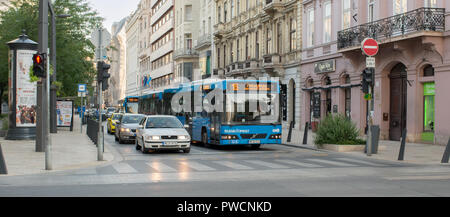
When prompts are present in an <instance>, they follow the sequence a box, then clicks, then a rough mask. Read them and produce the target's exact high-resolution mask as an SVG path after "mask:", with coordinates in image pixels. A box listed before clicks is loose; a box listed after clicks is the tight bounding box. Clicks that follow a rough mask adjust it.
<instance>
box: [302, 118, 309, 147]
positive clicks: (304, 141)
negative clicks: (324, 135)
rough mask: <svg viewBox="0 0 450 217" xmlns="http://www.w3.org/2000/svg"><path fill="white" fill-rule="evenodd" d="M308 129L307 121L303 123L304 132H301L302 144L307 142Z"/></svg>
mask: <svg viewBox="0 0 450 217" xmlns="http://www.w3.org/2000/svg"><path fill="white" fill-rule="evenodd" d="M308 131H309V123H308V122H306V123H305V134H303V145H307V144H308Z"/></svg>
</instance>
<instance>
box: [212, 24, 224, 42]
mask: <svg viewBox="0 0 450 217" xmlns="http://www.w3.org/2000/svg"><path fill="white" fill-rule="evenodd" d="M214 30H215V31H214V36H215V37H218V38H222V37H223V34H225V24H224V23H222V22H220V23H218V24H216V25H214Z"/></svg>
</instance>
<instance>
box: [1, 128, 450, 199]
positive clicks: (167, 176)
mask: <svg viewBox="0 0 450 217" xmlns="http://www.w3.org/2000/svg"><path fill="white" fill-rule="evenodd" d="M105 143H107V144H106V145H108V146H109V147H110V148H111V149H112V150H113V151H114V153H115V155H116V159H117V160H116V161H115V162H113V163H111V164H108V165H104V166H100V167H96V168H86V169H81V170H74V171H67V172H61V173H52V174H47V175H30V176H16V177H2V178H0V196H93V197H96V196H113V197H123V196H131V197H135V196H139V197H140V196H150V197H153V196H190V197H197V196H227V197H230V196H236V197H243V196H254V197H268V196H450V188H448V186H450V173H449V172H450V167H449V166H426V165H412V164H405V163H398V162H390V161H379V160H367V159H365V158H357V157H354V156H348V155H345V154H338V153H328V152H318V151H314V150H306V149H299V148H294V147H288V146H283V145H265V146H263V147H262V148H261V149H259V150H253V149H251V148H245V147H240V148H236V147H232V148H220V147H203V146H197V145H194V146H193V147H192V150H191V153H189V154H184V153H182V152H173V151H172V152H157V153H151V154H143V153H142V152H140V151H137V150H136V149H135V146H134V144H118V143H117V142H115V141H114V137H113V136H111V135H107V136H106V137H105Z"/></svg>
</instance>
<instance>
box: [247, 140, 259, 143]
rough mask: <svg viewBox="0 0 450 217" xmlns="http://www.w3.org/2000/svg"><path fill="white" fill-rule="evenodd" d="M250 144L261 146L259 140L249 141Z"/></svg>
mask: <svg viewBox="0 0 450 217" xmlns="http://www.w3.org/2000/svg"><path fill="white" fill-rule="evenodd" d="M249 143H250V144H261V140H250V142H249Z"/></svg>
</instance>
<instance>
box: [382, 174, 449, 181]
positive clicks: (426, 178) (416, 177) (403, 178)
mask: <svg viewBox="0 0 450 217" xmlns="http://www.w3.org/2000/svg"><path fill="white" fill-rule="evenodd" d="M384 179H387V180H392V181H400V180H405V181H406V180H449V179H450V176H448V175H443V176H399V177H384Z"/></svg>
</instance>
